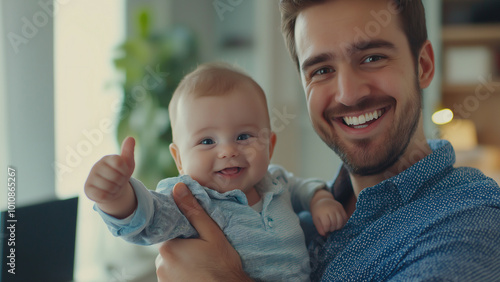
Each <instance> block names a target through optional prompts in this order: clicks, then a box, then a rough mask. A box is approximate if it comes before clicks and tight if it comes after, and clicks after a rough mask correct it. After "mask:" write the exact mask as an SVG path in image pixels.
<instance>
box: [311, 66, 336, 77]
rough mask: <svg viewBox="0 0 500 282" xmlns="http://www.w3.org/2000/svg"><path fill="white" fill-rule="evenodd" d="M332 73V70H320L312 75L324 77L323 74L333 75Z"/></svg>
mask: <svg viewBox="0 0 500 282" xmlns="http://www.w3.org/2000/svg"><path fill="white" fill-rule="evenodd" d="M332 72H333V69H332V68H320V69H319V70H316V71H314V72H313V74H312V75H313V76H315V75H323V74H327V73H332Z"/></svg>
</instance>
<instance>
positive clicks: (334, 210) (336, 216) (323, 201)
mask: <svg viewBox="0 0 500 282" xmlns="http://www.w3.org/2000/svg"><path fill="white" fill-rule="evenodd" d="M310 211H311V215H312V218H313V222H314V226H316V229H317V230H318V233H319V234H321V235H322V236H325V235H326V234H327V233H329V232H332V231H335V230H338V229H340V228H342V227H343V226H344V224H345V223H346V222H347V214H346V212H345V210H344V208H343V207H342V204H341V203H339V202H337V201H336V200H335V199H334V198H333V195H332V193H330V192H328V191H326V190H324V189H320V190H318V191H316V193H315V194H314V196H313V198H312V199H311V204H310Z"/></svg>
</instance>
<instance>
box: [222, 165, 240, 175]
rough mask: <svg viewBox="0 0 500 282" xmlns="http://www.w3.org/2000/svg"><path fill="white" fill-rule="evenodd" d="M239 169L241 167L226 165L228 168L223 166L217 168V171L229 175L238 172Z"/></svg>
mask: <svg viewBox="0 0 500 282" xmlns="http://www.w3.org/2000/svg"><path fill="white" fill-rule="evenodd" d="M240 171H241V167H228V168H225V169H223V170H219V171H218V173H220V174H222V175H227V176H230V175H235V174H238V173H240Z"/></svg>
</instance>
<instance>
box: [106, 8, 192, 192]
mask: <svg viewBox="0 0 500 282" xmlns="http://www.w3.org/2000/svg"><path fill="white" fill-rule="evenodd" d="M137 27H138V28H137V30H138V34H136V35H133V36H131V37H130V38H128V39H126V41H125V42H124V43H123V44H121V45H120V46H119V47H118V51H119V53H118V56H117V57H116V58H115V60H114V64H115V67H116V68H117V70H119V71H120V72H122V73H123V74H124V79H123V81H122V82H121V84H122V87H123V100H122V104H121V109H120V113H119V122H118V128H117V135H116V137H117V141H118V142H119V143H121V142H122V141H123V140H124V138H125V137H127V136H133V137H134V138H135V139H136V141H137V143H136V149H135V161H136V168H135V171H134V176H135V177H137V178H139V179H141V181H143V182H144V184H145V185H146V187H148V188H149V189H154V188H155V187H156V184H157V183H158V181H159V180H161V179H163V178H166V177H171V176H176V175H177V174H178V172H177V168H176V166H175V163H174V161H173V159H172V157H171V156H170V152H169V148H168V147H169V145H170V143H171V142H172V130H171V127H170V120H169V117H168V103H169V102H170V99H171V98H172V94H173V92H174V90H175V88H176V87H177V85H178V84H179V82H180V80H181V79H182V77H183V76H184V75H185V74H186V73H187V72H189V71H190V70H192V69H193V68H194V66H195V65H196V63H197V50H196V41H195V37H194V35H193V33H192V32H191V31H190V30H188V29H187V28H185V27H181V26H175V27H171V28H168V29H166V30H165V31H163V32H161V33H160V32H153V31H151V28H150V14H149V13H148V12H147V11H141V12H140V13H139V16H138V21H137Z"/></svg>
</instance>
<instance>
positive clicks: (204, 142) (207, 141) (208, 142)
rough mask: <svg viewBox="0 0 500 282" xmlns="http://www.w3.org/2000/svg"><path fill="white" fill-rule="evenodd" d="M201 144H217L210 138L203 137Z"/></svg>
mask: <svg viewBox="0 0 500 282" xmlns="http://www.w3.org/2000/svg"><path fill="white" fill-rule="evenodd" d="M200 144H202V145H212V144H215V141H214V140H212V139H210V138H206V139H203V140H201V142H200Z"/></svg>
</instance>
